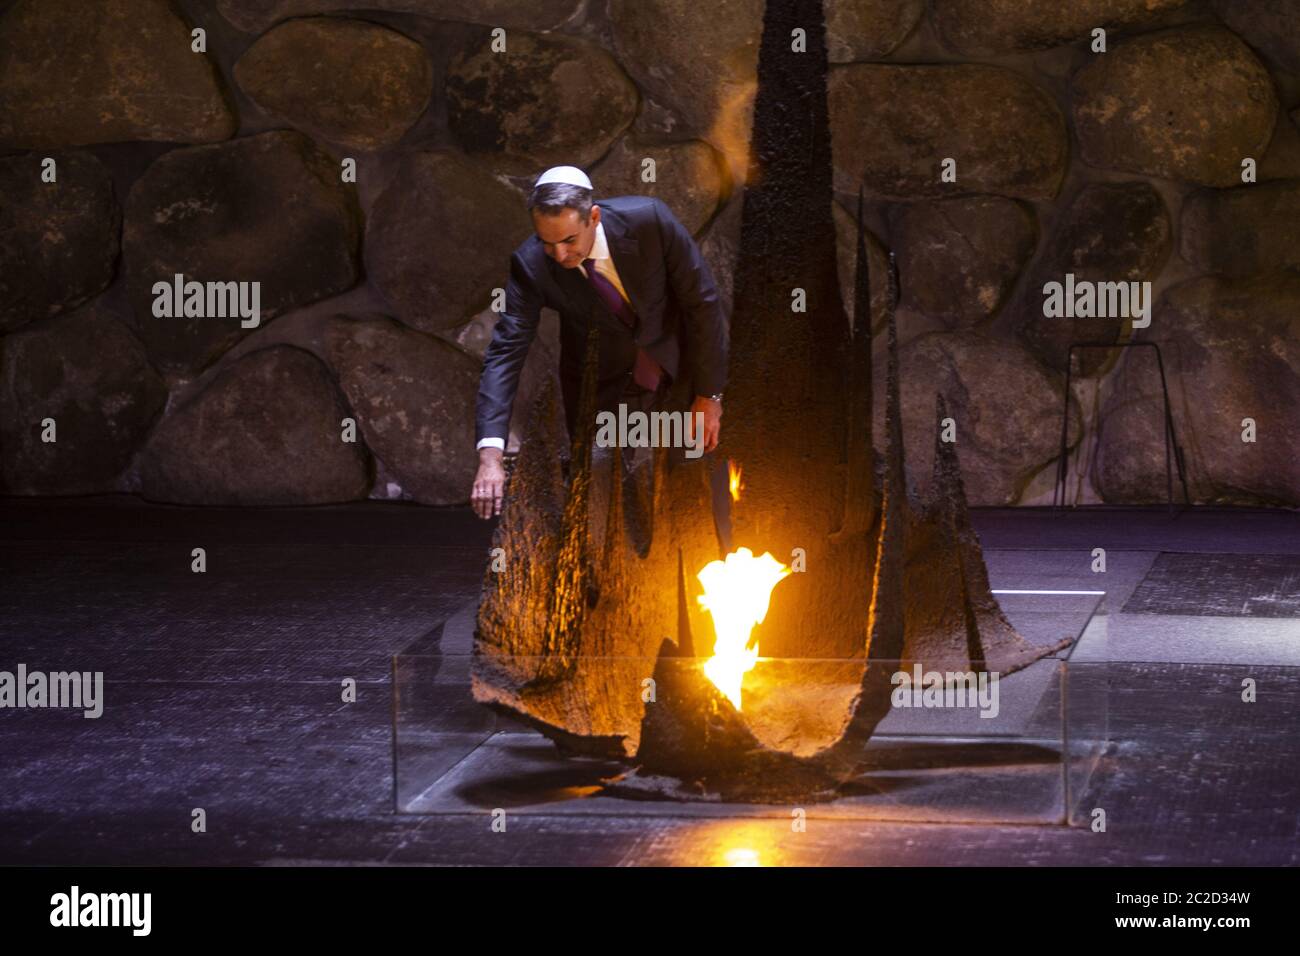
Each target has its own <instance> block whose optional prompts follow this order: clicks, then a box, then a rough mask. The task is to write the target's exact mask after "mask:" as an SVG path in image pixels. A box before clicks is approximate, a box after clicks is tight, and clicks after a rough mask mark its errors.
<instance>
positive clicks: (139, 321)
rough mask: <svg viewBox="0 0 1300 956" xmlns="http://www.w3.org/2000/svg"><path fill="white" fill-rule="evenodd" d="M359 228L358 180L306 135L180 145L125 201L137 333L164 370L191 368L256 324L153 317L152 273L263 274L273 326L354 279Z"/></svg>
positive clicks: (247, 277)
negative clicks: (349, 178)
mask: <svg viewBox="0 0 1300 956" xmlns="http://www.w3.org/2000/svg"><path fill="white" fill-rule="evenodd" d="M360 237H361V210H360V206H359V205H358V203H357V199H356V190H355V187H353V186H350V185H346V184H344V183H342V182H340V179H339V168H338V166H337V164H336V163H335V162H334V161H333V160H332V159H330V157H329V156H327V155H326V154H325V153H323V152H321V151H320V150H319V149H318V148H317V147H316V146H315V145H314V144H313V143H312V142H311V140H309V139H308V138H307V137H305V136H303V135H302V134H301V133H298V132H294V131H289V130H275V131H272V132H269V133H262V134H260V135H257V136H250V137H246V138H243V139H238V140H234V141H232V142H229V143H222V144H219V145H215V146H194V147H189V148H187V149H178V150H174V151H172V152H170V153H167V154H166V155H164V156H162V157H160V158H159V159H157V160H156V161H155V162H154V163H153V165H151V166H150V167H149V168H148V169H146V170H145V172H144V175H142V176H141V177H140V178H139V180H137V181H136V183H135V185H134V186H133V187H132V189H131V193H130V195H129V196H128V197H127V201H126V216H125V230H124V234H123V242H122V259H123V262H124V264H125V271H126V287H127V296H128V298H129V300H130V302H131V307H132V312H133V314H134V318H135V325H136V328H137V331H138V332H139V335H140V337H141V338H142V339H143V340H144V343H145V345H146V347H147V348H148V349H149V354H150V357H151V358H152V359H153V360H154V364H156V365H157V366H158V367H159V368H160V369H162V370H164V371H166V372H171V373H175V374H177V375H192V374H193V373H195V372H197V371H198V370H200V369H202V368H203V367H204V366H206V365H208V364H209V363H210V362H211V361H212V360H213V359H214V358H216V357H217V356H218V355H220V354H221V353H222V352H224V351H225V350H226V349H228V348H229V347H230V346H231V345H233V344H234V343H235V342H237V341H239V340H240V339H241V338H243V337H244V336H245V335H247V334H248V333H249V332H250V331H251V329H252V328H253V327H252V326H250V327H248V328H245V327H242V325H241V321H240V319H239V317H238V316H231V317H228V318H221V317H214V316H204V317H189V318H186V317H170V318H165V317H158V316H155V314H154V303H155V295H154V291H153V289H154V284H155V283H157V282H167V283H169V284H170V283H172V282H173V278H174V276H175V275H176V274H177V273H179V274H182V275H183V276H184V277H185V281H187V282H188V281H197V282H202V283H207V282H222V283H225V282H236V281H238V282H250V283H251V282H259V283H260V287H259V289H260V292H259V295H260V299H261V302H260V310H261V318H260V321H261V323H262V324H265V322H266V321H268V320H269V319H272V318H274V317H275V316H277V315H280V314H281V313H283V312H286V311H288V310H289V309H292V308H294V307H296V306H300V305H305V304H307V303H309V302H315V301H317V300H319V299H324V298H328V297H329V296H332V295H336V294H338V293H340V292H343V291H345V290H347V289H349V288H351V287H352V286H354V285H355V284H356V283H357V280H358V279H359V278H360V275H361V268H360V255H359V252H360V249H359V247H360Z"/></svg>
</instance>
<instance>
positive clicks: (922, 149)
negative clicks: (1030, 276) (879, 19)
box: [828, 64, 1070, 201]
mask: <svg viewBox="0 0 1300 956" xmlns="http://www.w3.org/2000/svg"><path fill="white" fill-rule="evenodd" d="M828 97H829V108H830V122H831V137H832V144H833V152H834V162H835V176H836V183H835V185H836V189H837V190H839V191H840V192H844V193H847V194H856V193H857V191H858V184H859V183H862V184H864V185H865V186H866V189H867V191H868V193H871V194H873V195H875V196H878V197H881V198H886V199H901V200H908V201H911V200H916V199H941V198H950V197H953V196H959V195H969V194H972V193H994V194H997V195H1001V196H1010V197H1012V198H1020V199H1051V198H1052V197H1054V196H1055V195H1056V193H1057V190H1058V189H1059V188H1060V185H1061V180H1062V178H1063V177H1064V175H1065V165H1066V161H1067V159H1068V158H1069V152H1070V148H1069V138H1068V135H1067V133H1066V128H1065V117H1064V116H1062V115H1061V111H1060V110H1059V109H1058V108H1057V106H1056V103H1055V102H1054V101H1053V100H1052V98H1051V97H1050V96H1048V95H1047V93H1045V92H1044V91H1043V90H1041V89H1039V88H1038V87H1036V86H1034V85H1033V84H1032V83H1030V82H1029V81H1028V80H1026V79H1024V78H1023V77H1021V76H1020V75H1019V74H1017V73H1013V72H1012V71H1010V70H1006V69H1002V68H1001V67H995V66H983V65H975V64H970V65H955V66H954V65H942V66H895V65H888V64H861V65H854V66H842V67H835V68H833V69H832V70H831V75H830V80H829V81H828ZM946 159H953V160H955V161H956V182H944V181H943V179H942V173H943V163H944V161H945V160H946Z"/></svg>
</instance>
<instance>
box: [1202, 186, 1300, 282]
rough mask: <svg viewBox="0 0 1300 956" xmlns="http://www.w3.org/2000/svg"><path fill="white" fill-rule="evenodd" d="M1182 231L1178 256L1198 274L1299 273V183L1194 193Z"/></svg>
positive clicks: (1207, 190) (1208, 190)
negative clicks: (1278, 271) (1194, 267)
mask: <svg viewBox="0 0 1300 956" xmlns="http://www.w3.org/2000/svg"><path fill="white" fill-rule="evenodd" d="M1181 227H1182V228H1181V229H1180V243H1181V251H1182V256H1183V258H1184V259H1186V260H1187V261H1188V262H1190V263H1191V264H1192V265H1194V266H1196V268H1197V269H1199V270H1200V271H1201V272H1217V273H1222V274H1224V275H1230V276H1245V275H1250V274H1252V273H1256V272H1269V271H1271V270H1273V269H1281V268H1297V267H1300V179H1286V180H1278V181H1274V182H1269V183H1256V184H1253V185H1250V186H1239V187H1237V188H1236V189H1206V190H1201V191H1199V192H1196V193H1193V194H1192V195H1191V196H1188V197H1187V199H1186V200H1184V201H1183V213H1182V222H1181Z"/></svg>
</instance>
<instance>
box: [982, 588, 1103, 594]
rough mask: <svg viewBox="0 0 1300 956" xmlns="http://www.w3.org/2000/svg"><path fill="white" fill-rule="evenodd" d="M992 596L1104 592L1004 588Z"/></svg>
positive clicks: (1100, 592) (1097, 592)
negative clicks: (1014, 589)
mask: <svg viewBox="0 0 1300 956" xmlns="http://www.w3.org/2000/svg"><path fill="white" fill-rule="evenodd" d="M991 593H993V594H1105V593H1106V592H1105V591H1013V590H1010V589H1006V588H997V589H994V590H993V591H992V592H991Z"/></svg>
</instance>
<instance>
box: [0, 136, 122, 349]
mask: <svg viewBox="0 0 1300 956" xmlns="http://www.w3.org/2000/svg"><path fill="white" fill-rule="evenodd" d="M45 158H46V156H44V155H38V154H35V153H29V154H26V155H20V156H8V157H6V158H4V159H0V333H4V332H10V331H13V330H14V329H17V328H19V327H20V326H23V325H26V324H27V323H28V322H31V321H33V320H35V319H43V318H45V317H47V316H51V315H56V314H58V313H60V312H64V311H66V310H68V309H71V308H74V307H76V306H78V305H80V304H81V303H83V302H85V301H86V300H87V299H89V298H90V297H91V296H93V295H97V294H98V293H100V292H102V291H103V290H104V289H106V288H108V286H109V284H110V283H111V282H112V281H113V272H114V268H115V267H116V265H117V253H118V247H119V234H120V232H121V229H122V211H121V209H119V208H118V205H117V198H116V197H115V196H114V194H113V178H112V177H111V176H110V175H109V173H108V170H107V169H105V168H104V166H103V164H102V163H100V161H99V160H98V159H96V158H95V157H94V156H92V155H91V154H90V153H87V152H83V151H80V150H76V151H70V152H66V153H54V154H53V155H51V156H49V158H51V159H53V160H54V161H55V167H54V168H55V173H56V180H55V182H52V183H47V182H43V181H42V174H43V172H44V169H43V167H42V162H43V161H44V159H45Z"/></svg>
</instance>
